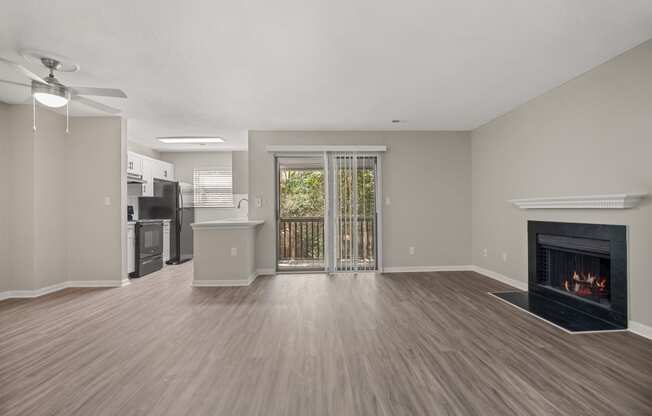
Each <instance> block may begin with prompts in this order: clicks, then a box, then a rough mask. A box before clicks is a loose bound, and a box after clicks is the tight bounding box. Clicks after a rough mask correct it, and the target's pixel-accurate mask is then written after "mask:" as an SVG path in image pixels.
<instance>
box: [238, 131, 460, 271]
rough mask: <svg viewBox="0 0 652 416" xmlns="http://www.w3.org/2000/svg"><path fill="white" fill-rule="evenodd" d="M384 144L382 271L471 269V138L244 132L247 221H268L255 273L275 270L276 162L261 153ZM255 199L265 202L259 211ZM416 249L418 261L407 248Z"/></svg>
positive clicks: (456, 135)
mask: <svg viewBox="0 0 652 416" xmlns="http://www.w3.org/2000/svg"><path fill="white" fill-rule="evenodd" d="M271 144H275V145H280V144H285V145H299V144H303V145H307V144H312V145H354V144H359V145H365V144H366V145H371V144H381V145H382V144H384V145H387V146H388V148H389V150H388V152H387V153H386V154H385V155H384V156H383V161H382V183H383V196H384V197H390V198H391V205H389V206H386V205H384V206H383V235H384V238H383V259H384V260H383V263H384V264H383V266H384V267H386V268H387V267H420V266H460V265H469V264H470V261H471V259H470V253H469V247H470V244H471V227H470V223H469V218H470V215H471V207H470V203H471V175H470V172H471V158H470V145H471V143H470V135H469V133H468V132H405V131H354V132H345V131H289V132H283V131H252V132H250V133H249V194H250V197H251V200H252V203H251V205H250V208H249V210H250V217H251V218H256V219H262V220H265V224H264V225H262V226H261V227H259V232H258V237H257V240H256V267H257V268H258V269H273V268H274V262H275V258H274V257H275V254H274V253H275V251H274V247H275V236H274V157H273V155H272V154H271V153H268V152H267V151H266V146H268V145H271ZM256 197H260V198H262V200H263V206H262V208H256V206H255V203H254V202H253V201H254V199H255V198H256ZM410 246H415V247H416V252H415V255H409V247H410Z"/></svg>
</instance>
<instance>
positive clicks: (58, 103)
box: [34, 92, 68, 108]
mask: <svg viewBox="0 0 652 416" xmlns="http://www.w3.org/2000/svg"><path fill="white" fill-rule="evenodd" d="M34 98H35V99H36V101H38V102H39V103H41V104H43V105H44V106H46V107H52V108H59V107H63V106H64V105H66V104H68V97H65V96H60V95H56V94H50V93H47V92H35V93H34Z"/></svg>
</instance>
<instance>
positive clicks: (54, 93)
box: [0, 51, 127, 114]
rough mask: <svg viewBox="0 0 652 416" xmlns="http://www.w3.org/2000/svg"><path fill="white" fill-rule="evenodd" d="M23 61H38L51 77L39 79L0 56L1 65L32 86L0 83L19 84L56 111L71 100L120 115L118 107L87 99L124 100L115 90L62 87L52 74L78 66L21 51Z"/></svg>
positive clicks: (72, 70) (122, 94) (71, 69)
mask: <svg viewBox="0 0 652 416" xmlns="http://www.w3.org/2000/svg"><path fill="white" fill-rule="evenodd" d="M21 54H23V56H25V57H26V58H27V57H29V58H33V59H35V60H38V61H39V62H40V63H41V64H43V66H45V67H46V68H47V69H48V70H49V71H50V74H49V75H48V76H46V77H45V78H41V77H39V76H38V75H36V74H35V73H33V72H32V71H30V70H29V69H27V68H25V67H24V66H22V65H20V64H18V63H16V62H13V61H10V60H9V59H5V58H3V57H0V62H4V63H5V64H7V65H9V66H11V67H13V68H15V69H17V70H18V71H20V72H21V73H22V74H23V75H25V76H27V77H28V78H29V79H31V84H24V83H21V82H15V81H9V80H3V79H0V82H2V83H5V84H12V85H20V86H23V87H28V88H31V93H32V97H33V98H34V100H35V101H38V102H39V103H41V104H43V105H44V106H46V107H51V108H59V107H63V106H64V105H67V104H68V103H69V102H70V100H72V101H76V102H79V103H81V104H84V105H86V106H88V107H92V108H95V109H96V110H100V111H103V112H105V113H109V114H117V113H119V112H120V110H118V109H117V108H113V107H110V106H108V105H105V104H102V103H99V102H97V101H94V100H91V99H90V98H86V97H85V96H86V95H91V96H97V97H114V98H127V94H125V93H124V91H122V90H119V89H115V88H94V87H70V86H67V85H64V84H62V83H61V82H60V81H59V80H58V79H57V78H56V77H55V76H54V71H59V72H75V71H77V70H79V66H78V65H77V64H72V63H68V62H64V61H63V60H62V59H57V58H53V57H51V56H46V55H45V54H43V53H38V52H29V51H25V52H21Z"/></svg>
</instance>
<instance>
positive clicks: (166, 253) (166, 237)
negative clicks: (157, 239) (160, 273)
mask: <svg viewBox="0 0 652 416" xmlns="http://www.w3.org/2000/svg"><path fill="white" fill-rule="evenodd" d="M168 260H170V221H164V222H163V266H165V262H166V261H168Z"/></svg>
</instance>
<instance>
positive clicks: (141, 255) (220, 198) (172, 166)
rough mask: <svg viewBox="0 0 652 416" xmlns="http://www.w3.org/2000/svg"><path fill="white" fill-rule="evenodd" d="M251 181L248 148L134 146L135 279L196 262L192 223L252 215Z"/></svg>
mask: <svg viewBox="0 0 652 416" xmlns="http://www.w3.org/2000/svg"><path fill="white" fill-rule="evenodd" d="M247 185H248V156H247V152H246V151H234V152H227V151H224V152H215V151H195V152H192V151H191V152H188V151H179V152H175V151H168V152H162V151H157V150H153V149H150V148H145V147H143V146H138V147H137V146H136V145H134V144H133V143H132V144H130V150H129V151H128V155H127V212H126V215H127V259H128V261H127V271H128V275H129V278H130V279H133V278H139V277H142V276H146V275H149V274H151V273H153V272H156V271H158V270H161V269H162V268H164V267H166V266H167V265H175V264H181V263H184V262H187V261H190V260H192V259H193V257H194V255H195V248H194V242H193V237H194V236H193V234H194V233H193V227H192V224H194V223H203V222H207V221H208V222H210V221H216V220H222V219H226V218H230V219H232V218H246V217H247V213H248V204H249V201H248V194H247V188H248V186H247ZM195 192H197V195H195Z"/></svg>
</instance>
